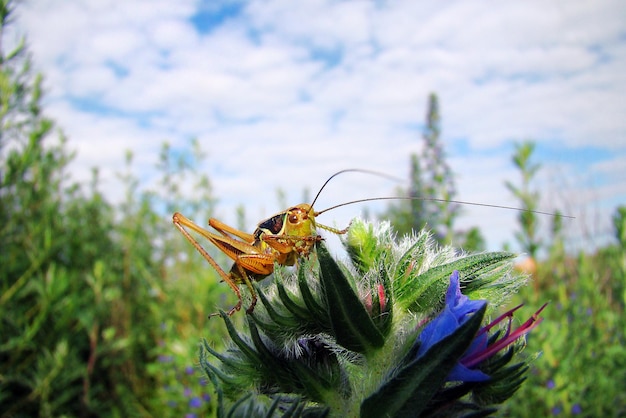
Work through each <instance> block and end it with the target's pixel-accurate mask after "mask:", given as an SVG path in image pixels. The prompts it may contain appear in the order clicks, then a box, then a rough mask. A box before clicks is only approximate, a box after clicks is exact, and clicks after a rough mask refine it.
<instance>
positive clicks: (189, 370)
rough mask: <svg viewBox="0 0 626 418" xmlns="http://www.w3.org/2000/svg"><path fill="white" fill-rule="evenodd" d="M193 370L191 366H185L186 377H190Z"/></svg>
mask: <svg viewBox="0 0 626 418" xmlns="http://www.w3.org/2000/svg"><path fill="white" fill-rule="evenodd" d="M194 371H195V369H194V368H193V366H187V367H185V373H186V374H188V375H190V376H191V375H192V374H193V373H194Z"/></svg>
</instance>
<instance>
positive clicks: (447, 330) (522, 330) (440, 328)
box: [417, 270, 547, 382]
mask: <svg viewBox="0 0 626 418" xmlns="http://www.w3.org/2000/svg"><path fill="white" fill-rule="evenodd" d="M486 303H487V301H485V300H470V299H469V298H468V297H467V296H465V295H463V294H462V293H461V285H460V280H459V272H458V271H456V270H455V271H454V272H453V273H452V275H451V276H450V286H449V287H448V290H447V292H446V300H445V306H444V309H443V311H442V312H441V313H440V314H439V315H438V316H437V317H436V318H435V319H433V320H432V321H430V322H429V323H428V324H427V325H426V326H425V327H424V329H423V330H422V332H421V333H420V336H419V340H420V342H421V345H420V347H419V349H418V352H417V357H418V358H419V357H421V356H422V355H424V354H425V353H426V352H427V351H428V350H429V349H430V348H431V347H432V346H433V345H435V344H436V343H438V342H439V341H441V340H442V339H444V338H445V337H447V336H449V335H451V334H453V333H454V332H455V331H456V330H457V329H458V328H459V327H460V326H462V325H463V324H464V323H465V322H466V321H467V320H468V319H469V318H470V317H471V315H472V314H474V313H475V312H476V311H478V310H479V309H481V308H482V307H483V306H484V305H485V304H486ZM546 305H547V304H544V305H543V306H542V307H541V308H540V309H539V310H538V311H537V312H535V314H534V315H533V316H532V317H531V318H530V319H528V321H526V322H525V323H524V324H522V326H520V327H519V328H517V329H516V330H515V331H513V332H511V321H512V319H513V312H515V311H516V310H517V309H519V308H520V307H521V306H522V305H519V306H517V307H515V308H513V309H511V310H510V311H508V312H506V313H504V314H502V315H500V316H499V317H498V318H496V319H495V320H494V321H493V322H491V323H490V324H489V325H487V326H485V327H483V328H481V329H480V330H479V331H478V333H477V334H476V337H475V338H474V340H473V341H472V343H471V344H470V347H469V348H468V349H467V351H466V352H465V353H464V354H463V356H462V357H461V359H460V360H459V362H458V363H457V364H456V365H455V366H454V367H453V368H452V370H451V372H450V374H449V375H448V377H447V378H446V380H447V381H463V382H483V381H485V380H489V378H490V377H489V376H488V375H487V374H485V373H483V372H482V371H480V370H478V369H477V368H476V367H477V366H478V365H479V364H480V363H482V362H483V361H484V360H486V359H488V358H490V357H492V356H493V355H494V354H496V353H497V352H499V351H501V350H503V349H504V348H506V347H507V346H508V345H510V344H511V343H513V342H514V341H516V340H517V339H518V338H520V337H522V336H523V335H525V334H527V333H528V332H530V331H531V330H532V329H533V328H535V327H536V326H537V325H539V323H540V322H541V319H539V318H538V315H539V313H540V312H541V311H542V310H543V308H545V307H546ZM506 318H508V319H509V323H508V327H507V330H506V333H504V335H503V336H502V337H500V338H499V339H497V340H495V341H492V342H491V344H489V336H488V332H489V331H490V330H491V329H492V328H493V327H495V326H496V325H498V324H499V323H500V322H502V321H503V320H505V319H506Z"/></svg>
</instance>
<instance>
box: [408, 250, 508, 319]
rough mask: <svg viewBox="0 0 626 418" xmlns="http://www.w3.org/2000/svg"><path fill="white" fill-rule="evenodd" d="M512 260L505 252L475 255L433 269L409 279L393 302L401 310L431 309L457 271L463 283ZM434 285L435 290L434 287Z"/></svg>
mask: <svg viewBox="0 0 626 418" xmlns="http://www.w3.org/2000/svg"><path fill="white" fill-rule="evenodd" d="M513 257H515V255H514V254H511V253H507V252H496V253H484V254H476V255H471V256H468V257H463V258H461V259H458V260H455V261H453V262H451V263H447V264H443V265H440V266H437V267H433V268H431V269H429V270H428V271H426V272H425V273H422V274H420V275H415V276H411V277H410V278H409V279H407V280H406V281H404V282H403V283H402V285H401V286H399V287H398V288H397V289H396V301H397V302H398V303H399V304H400V306H402V307H403V308H404V309H413V308H416V307H420V306H432V305H433V304H435V303H437V301H438V300H440V299H441V296H442V295H443V294H444V293H445V289H446V288H447V286H448V278H449V277H450V275H451V274H452V272H453V271H454V270H458V271H459V273H460V274H461V276H462V277H463V279H464V280H468V279H470V280H471V279H472V278H475V277H476V276H478V275H479V274H481V273H484V272H487V271H489V270H493V269H495V268H497V266H498V265H499V264H501V263H502V262H503V261H506V260H509V259H511V258H513ZM433 286H435V288H433Z"/></svg>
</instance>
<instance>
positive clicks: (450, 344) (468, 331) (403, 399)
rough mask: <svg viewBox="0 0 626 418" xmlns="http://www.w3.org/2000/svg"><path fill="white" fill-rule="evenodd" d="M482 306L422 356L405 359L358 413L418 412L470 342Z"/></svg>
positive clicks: (406, 414) (391, 414)
mask: <svg viewBox="0 0 626 418" xmlns="http://www.w3.org/2000/svg"><path fill="white" fill-rule="evenodd" d="M485 309H486V305H485V306H483V307H482V308H481V309H479V310H478V311H476V313H475V314H474V315H472V317H471V318H469V319H468V320H467V322H466V323H465V324H463V325H461V326H460V327H459V328H458V329H457V330H456V331H455V332H454V333H453V334H451V335H449V336H448V337H446V338H444V339H442V340H441V341H439V342H438V343H437V344H435V345H433V346H432V347H431V348H430V350H428V351H427V352H426V353H425V354H424V355H423V356H422V357H420V358H419V359H416V360H412V361H410V362H408V364H407V365H406V366H405V367H403V368H402V369H400V371H399V372H398V373H397V374H396V375H394V376H393V377H392V378H391V379H390V380H389V381H387V382H386V383H384V384H383V385H382V386H381V387H380V388H379V389H378V390H377V391H376V392H375V393H374V394H372V395H371V396H370V397H368V398H367V399H365V400H364V401H363V403H362V404H361V417H363V418H369V417H372V418H374V417H415V416H419V415H420V413H421V412H422V411H423V410H424V409H425V408H426V406H427V405H428V402H429V401H430V400H431V399H432V398H433V396H434V395H435V393H436V392H437V391H438V390H439V389H440V387H441V386H442V385H443V383H444V381H445V378H446V377H447V376H448V374H449V373H450V370H452V368H453V367H454V365H455V364H456V363H457V362H458V361H459V358H460V357H461V356H462V355H463V353H464V352H465V351H466V350H467V348H468V347H469V346H470V344H471V343H472V340H473V339H474V337H475V335H476V332H477V331H478V329H479V327H480V323H481V321H482V318H483V316H484V314H485Z"/></svg>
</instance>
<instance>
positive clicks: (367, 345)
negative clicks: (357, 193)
mask: <svg viewBox="0 0 626 418" xmlns="http://www.w3.org/2000/svg"><path fill="white" fill-rule="evenodd" d="M317 254H318V257H319V261H320V279H321V282H322V290H323V292H324V296H325V299H326V301H325V302H326V304H327V309H328V313H329V318H330V322H331V326H332V331H333V335H334V337H335V338H336V339H337V343H338V344H340V345H342V346H343V347H345V348H347V349H348V350H352V351H356V352H359V353H367V351H370V350H373V349H376V348H380V347H382V346H383V344H384V343H385V339H384V338H383V335H382V334H381V333H380V331H379V330H378V328H376V325H374V322H373V321H372V318H370V316H369V314H368V312H367V310H366V309H365V306H364V305H363V303H362V302H361V300H360V299H359V297H358V296H357V294H356V293H355V292H354V289H352V286H351V285H350V282H349V281H348V279H347V278H346V276H345V275H344V273H343V272H342V270H341V268H340V267H339V266H338V265H337V263H336V262H335V260H334V259H333V258H332V257H331V256H330V254H329V253H328V250H327V249H326V247H325V246H324V245H320V244H318V245H317Z"/></svg>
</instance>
